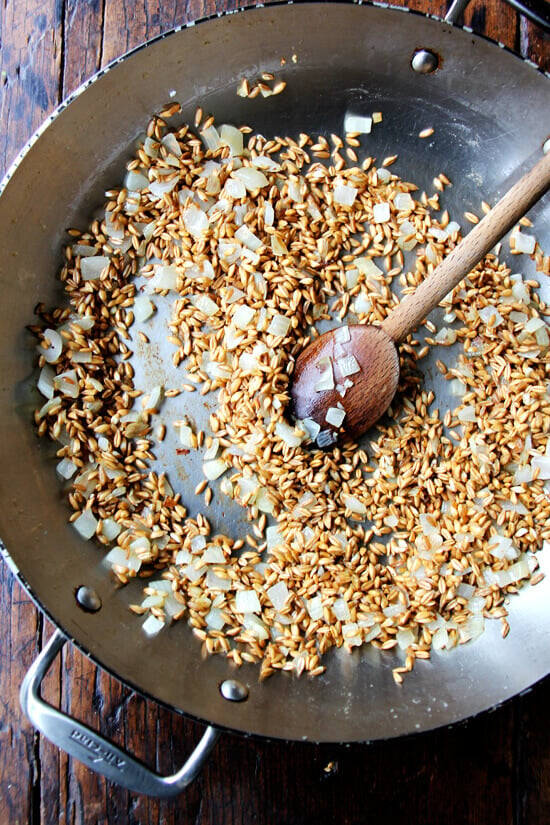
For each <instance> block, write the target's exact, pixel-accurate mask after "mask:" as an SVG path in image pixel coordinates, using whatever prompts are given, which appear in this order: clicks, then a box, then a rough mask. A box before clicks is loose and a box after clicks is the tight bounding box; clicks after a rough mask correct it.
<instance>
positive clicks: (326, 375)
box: [313, 356, 334, 392]
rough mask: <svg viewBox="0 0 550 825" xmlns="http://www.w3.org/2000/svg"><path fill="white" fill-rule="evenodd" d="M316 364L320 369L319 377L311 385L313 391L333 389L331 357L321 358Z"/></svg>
mask: <svg viewBox="0 0 550 825" xmlns="http://www.w3.org/2000/svg"><path fill="white" fill-rule="evenodd" d="M317 366H318V368H319V369H320V370H321V377H320V378H319V379H318V380H317V381H316V382H315V384H314V385H313V389H314V390H315V392H323V391H325V390H332V389H334V372H333V369H332V361H331V359H330V358H329V357H328V356H327V357H325V358H321V360H320V361H319V363H318V365H317Z"/></svg>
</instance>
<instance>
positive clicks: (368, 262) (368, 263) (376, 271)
mask: <svg viewBox="0 0 550 825" xmlns="http://www.w3.org/2000/svg"><path fill="white" fill-rule="evenodd" d="M354 264H355V266H356V267H357V269H358V270H359V272H360V273H361V274H362V275H365V277H368V276H369V275H382V270H381V269H380V267H378V266H377V265H376V264H375V263H374V261H373V259H372V258H369V257H368V256H366V255H365V256H363V257H362V258H356V259H355V261H354Z"/></svg>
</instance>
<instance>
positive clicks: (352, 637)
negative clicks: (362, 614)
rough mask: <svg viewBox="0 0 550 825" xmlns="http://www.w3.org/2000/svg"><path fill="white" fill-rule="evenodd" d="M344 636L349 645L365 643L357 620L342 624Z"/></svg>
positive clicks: (354, 645) (357, 645)
mask: <svg viewBox="0 0 550 825" xmlns="http://www.w3.org/2000/svg"><path fill="white" fill-rule="evenodd" d="M342 636H343V637H344V642H345V643H346V645H347V646H348V647H359V646H360V645H362V644H363V637H362V635H361V631H360V629H359V625H358V624H357V622H348V623H347V624H344V625H342Z"/></svg>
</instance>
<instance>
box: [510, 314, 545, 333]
mask: <svg viewBox="0 0 550 825" xmlns="http://www.w3.org/2000/svg"><path fill="white" fill-rule="evenodd" d="M510 314H512V313H510ZM545 327H546V321H544V319H543V318H540V317H536V318H530V319H529V321H527V323H526V324H525V327H524V331H525V332H531V333H532V332H537V331H538V330H539V329H544V328H545Z"/></svg>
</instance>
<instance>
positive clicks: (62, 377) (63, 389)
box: [53, 370, 80, 398]
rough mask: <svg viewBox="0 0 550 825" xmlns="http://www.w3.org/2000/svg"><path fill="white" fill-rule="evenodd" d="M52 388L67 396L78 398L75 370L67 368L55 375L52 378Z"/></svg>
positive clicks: (78, 389)
mask: <svg viewBox="0 0 550 825" xmlns="http://www.w3.org/2000/svg"><path fill="white" fill-rule="evenodd" d="M53 385H54V389H55V390H57V391H58V392H60V393H61V395H66V396H68V397H69V398H78V394H79V391H80V388H79V385H78V376H77V374H76V370H67V371H66V372H61V373H59V375H56V376H55V378H54V379H53Z"/></svg>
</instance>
